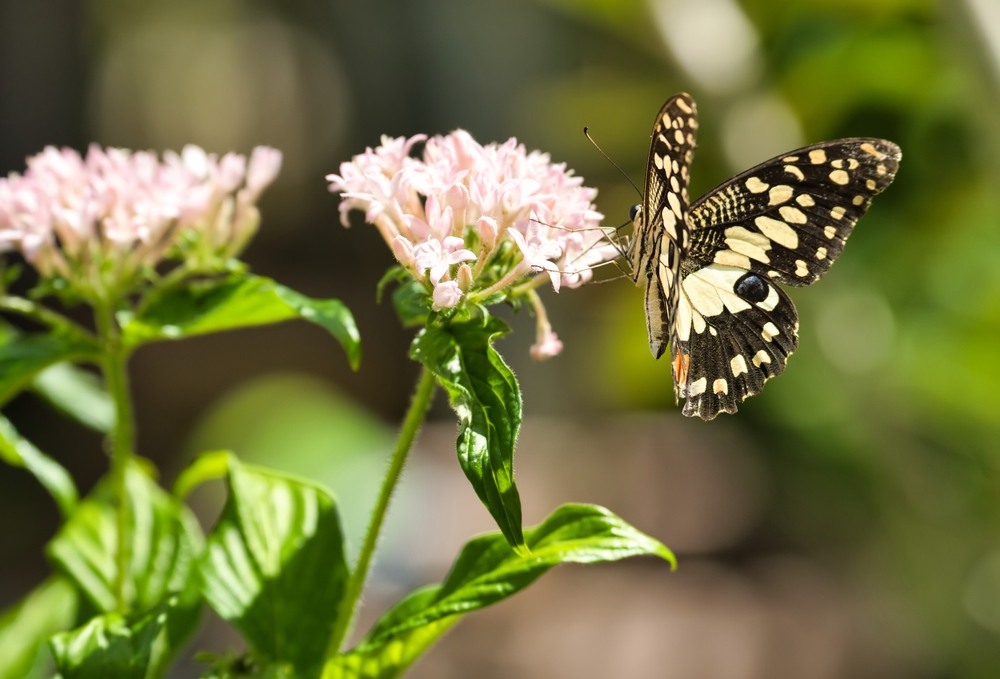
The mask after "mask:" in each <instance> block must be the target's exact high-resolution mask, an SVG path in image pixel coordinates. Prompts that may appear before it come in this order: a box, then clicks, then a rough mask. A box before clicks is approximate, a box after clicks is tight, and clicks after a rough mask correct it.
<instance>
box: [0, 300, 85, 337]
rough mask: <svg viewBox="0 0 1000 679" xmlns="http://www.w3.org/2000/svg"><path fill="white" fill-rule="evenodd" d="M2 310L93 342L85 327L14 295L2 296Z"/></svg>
mask: <svg viewBox="0 0 1000 679" xmlns="http://www.w3.org/2000/svg"><path fill="white" fill-rule="evenodd" d="M0 310H2V311H11V312H13V313H16V314H20V315H21V316H24V317H26V318H33V319H34V320H36V321H38V322H40V323H44V324H45V325H47V326H49V327H51V328H56V329H60V330H63V331H65V332H68V333H69V334H73V335H77V336H79V337H81V338H87V339H89V340H93V338H94V336H93V335H92V334H91V333H90V331H89V330H87V329H86V328H84V327H83V326H81V325H77V324H76V323H74V322H73V321H71V320H70V319H68V318H66V317H65V316H63V315H62V314H59V313H56V312H55V311H51V310H49V309H46V308H45V307H43V306H42V305H40V304H35V303H34V302H32V301H31V300H30V299H25V298H23V297H16V296H14V295H0Z"/></svg>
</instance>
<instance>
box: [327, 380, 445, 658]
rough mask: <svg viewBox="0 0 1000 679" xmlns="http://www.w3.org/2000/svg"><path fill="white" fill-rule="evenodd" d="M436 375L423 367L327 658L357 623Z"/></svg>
mask: <svg viewBox="0 0 1000 679" xmlns="http://www.w3.org/2000/svg"><path fill="white" fill-rule="evenodd" d="M435 379H436V378H435V377H434V373H432V372H431V371H430V370H428V369H427V368H422V369H421V372H420V380H419V381H418V382H417V389H416V392H414V394H413V401H412V402H411V403H410V409H409V411H408V412H407V413H406V419H405V420H403V429H402V431H401V432H400V433H399V441H398V442H397V443H396V450H395V452H393V454H392V460H390V462H389V469H388V470H387V471H386V473H385V479H383V480H382V489H381V490H380V491H379V496H378V501H377V502H376V503H375V509H374V510H373V511H372V516H371V519H370V520H369V522H368V530H367V531H366V532H365V540H364V543H363V544H362V545H361V553H360V554H359V555H358V561H357V563H356V564H355V566H354V570H353V571H352V572H351V577H350V579H349V580H348V581H347V589H346V591H345V592H344V598H343V600H342V601H341V602H340V610H339V611H338V613H337V620H336V622H335V623H334V626H333V633H332V634H331V635H330V644H329V645H328V646H327V657H332V656H334V655H336V654H337V653H339V652H340V647H341V646H342V645H343V643H344V640H345V639H346V638H347V635H348V633H349V632H350V630H351V624H352V623H353V621H354V615H355V612H356V611H355V609H356V608H357V606H358V603H359V601H360V599H361V593H362V592H363V591H364V587H365V581H366V580H367V579H368V571H369V569H370V568H371V563H372V556H373V554H374V553H375V547H376V546H377V545H378V538H379V534H380V533H381V532H382V524H383V522H384V521H385V514H386V510H388V508H389V500H390V499H392V493H393V491H394V490H395V489H396V484H397V483H398V482H399V477H400V474H401V473H402V471H403V465H404V464H405V463H406V457H407V455H408V454H409V452H410V448H412V447H413V441H414V439H415V438H416V436H417V432H418V431H419V430H420V425H421V424H423V421H424V415H425V414H426V413H427V408H428V407H430V404H431V398H432V397H433V396H434V386H435V384H436V381H435Z"/></svg>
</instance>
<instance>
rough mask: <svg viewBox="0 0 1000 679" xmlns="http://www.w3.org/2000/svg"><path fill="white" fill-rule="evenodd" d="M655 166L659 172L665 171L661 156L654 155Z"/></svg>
mask: <svg viewBox="0 0 1000 679" xmlns="http://www.w3.org/2000/svg"><path fill="white" fill-rule="evenodd" d="M653 165H655V166H656V169H657V170H662V169H663V158H661V157H660V156H658V155H656V154H655V153H654V154H653Z"/></svg>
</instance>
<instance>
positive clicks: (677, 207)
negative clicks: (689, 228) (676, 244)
mask: <svg viewBox="0 0 1000 679" xmlns="http://www.w3.org/2000/svg"><path fill="white" fill-rule="evenodd" d="M667 202H668V203H670V209H671V210H673V211H674V214H675V215H676V216H677V219H680V218H681V202H680V201H679V200H677V194H676V193H668V194H667Z"/></svg>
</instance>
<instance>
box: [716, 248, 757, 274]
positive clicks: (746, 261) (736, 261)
mask: <svg viewBox="0 0 1000 679" xmlns="http://www.w3.org/2000/svg"><path fill="white" fill-rule="evenodd" d="M714 261H715V263H716V264H722V265H723V266H735V267H739V268H741V269H746V270H747V271H749V270H750V258H749V257H747V256H746V255H743V254H740V253H738V252H733V251H732V250H719V251H718V252H716V253H715V260H714Z"/></svg>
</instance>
